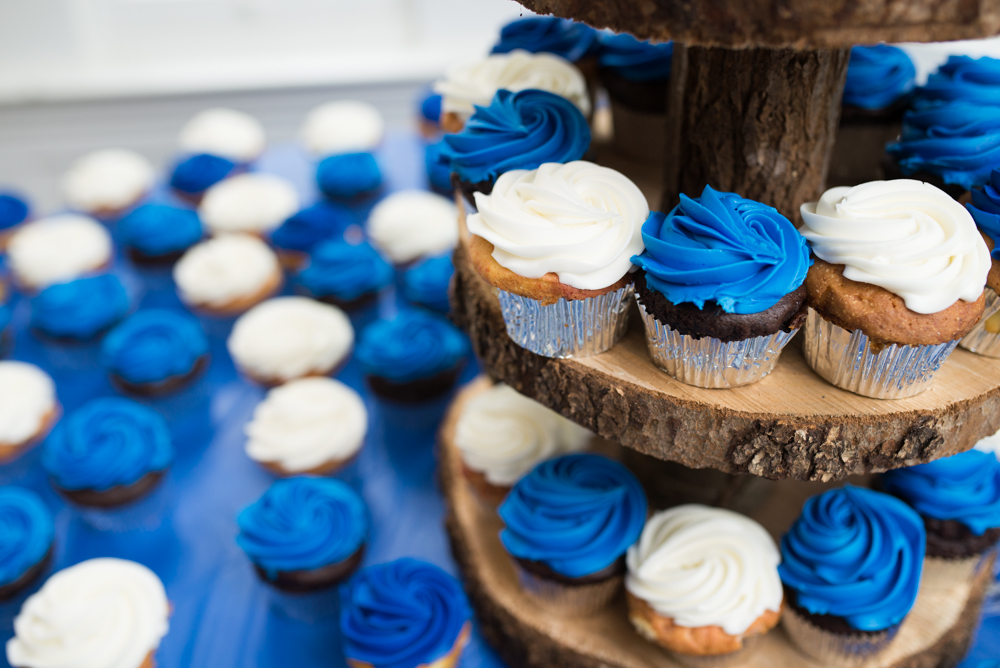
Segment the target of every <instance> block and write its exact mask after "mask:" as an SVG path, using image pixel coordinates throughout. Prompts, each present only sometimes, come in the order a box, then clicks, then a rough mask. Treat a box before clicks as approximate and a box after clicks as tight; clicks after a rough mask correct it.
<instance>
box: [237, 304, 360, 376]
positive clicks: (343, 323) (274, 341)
mask: <svg viewBox="0 0 1000 668" xmlns="http://www.w3.org/2000/svg"><path fill="white" fill-rule="evenodd" d="M226 345H227V346H228V348H229V354H230V355H231V356H232V358H233V362H234V363H235V364H236V368H237V369H239V370H240V372H242V373H243V374H244V375H245V376H247V377H248V378H250V379H251V380H254V381H256V382H258V383H262V384H264V385H280V384H282V383H286V382H288V381H290V380H294V379H296V378H303V377H305V376H327V375H330V374H332V373H334V372H335V371H336V370H337V368H338V367H340V365H341V364H342V363H343V362H344V361H346V359H347V356H348V355H349V354H350V352H351V349H352V348H353V347H354V329H353V328H352V327H351V321H350V319H349V318H348V317H347V315H346V314H345V313H344V312H343V311H341V310H340V309H339V308H337V307H336V306H330V305H329V304H323V303H321V302H318V301H315V300H313V299H309V298H307V297H278V298H275V299H269V300H267V301H265V302H261V303H260V304H258V305H257V306H254V307H253V308H252V309H250V310H249V311H247V312H246V313H244V314H243V315H242V316H240V318H239V320H237V321H236V324H235V325H234V326H233V332H232V334H230V336H229V341H228V342H227V344H226Z"/></svg>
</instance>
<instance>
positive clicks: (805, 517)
mask: <svg viewBox="0 0 1000 668" xmlns="http://www.w3.org/2000/svg"><path fill="white" fill-rule="evenodd" d="M925 540H926V536H925V533H924V523H923V520H921V519H920V516H919V515H918V514H917V513H916V512H915V511H914V510H913V509H912V508H910V507H909V506H907V505H906V504H905V503H903V502H902V501H900V500H899V499H897V498H895V497H893V496H890V495H888V494H883V493H881V492H875V491H873V490H870V489H863V488H860V487H852V486H850V485H848V486H846V487H842V488H839V489H833V490H830V491H829V492H825V493H823V494H820V495H818V496H814V497H812V498H810V499H809V500H808V501H806V504H805V507H804V508H803V509H802V515H801V516H800V517H799V519H798V520H796V521H795V524H793V525H792V528H791V529H789V531H788V533H786V534H785V535H784V537H782V539H781V565H780V566H778V573H779V575H781V581H782V582H783V583H784V584H785V585H786V586H787V587H789V588H791V589H792V590H793V591H794V592H795V601H794V602H795V604H796V605H798V606H799V607H800V608H803V609H804V610H806V611H807V612H809V613H812V614H817V615H834V616H837V617H842V618H844V619H845V620H846V621H847V623H848V624H849V625H850V626H851V628H854V629H857V630H859V631H882V630H885V629H888V628H890V627H892V626H895V625H896V624H899V623H900V622H901V621H902V620H903V618H904V617H905V616H906V614H907V613H908V612H909V611H910V608H912V607H913V602H914V601H915V600H916V599H917V590H918V589H919V587H920V574H921V571H922V569H923V561H924V544H925Z"/></svg>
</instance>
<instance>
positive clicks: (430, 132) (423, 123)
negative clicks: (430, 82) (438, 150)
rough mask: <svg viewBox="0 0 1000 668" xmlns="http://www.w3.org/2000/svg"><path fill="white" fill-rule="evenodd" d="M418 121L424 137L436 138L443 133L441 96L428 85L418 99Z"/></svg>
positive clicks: (428, 138)
mask: <svg viewBox="0 0 1000 668" xmlns="http://www.w3.org/2000/svg"><path fill="white" fill-rule="evenodd" d="M417 102H418V104H417V108H418V110H419V114H418V117H417V122H418V123H419V127H420V134H421V135H422V136H423V138H424V139H427V140H434V139H437V137H438V136H440V134H441V96H440V95H439V94H437V93H435V92H434V89H433V88H431V87H430V86H428V87H427V88H425V89H424V90H423V91H421V93H420V97H419V99H418V100H417Z"/></svg>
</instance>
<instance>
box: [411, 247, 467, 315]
mask: <svg viewBox="0 0 1000 668" xmlns="http://www.w3.org/2000/svg"><path fill="white" fill-rule="evenodd" d="M454 273H455V265H454V264H452V262H451V254H448V255H441V256H438V257H429V258H426V259H424V260H421V261H419V262H417V263H416V264H414V265H413V266H412V267H410V268H409V269H407V270H406V271H405V272H403V277H402V278H403V297H405V298H406V300H407V301H409V302H410V303H413V304H420V305H421V306H426V307H427V308H430V309H434V310H435V311H441V312H442V313H447V312H448V311H449V310H451V304H450V303H449V301H448V285H449V284H450V283H451V277H452V275H453V274H454Z"/></svg>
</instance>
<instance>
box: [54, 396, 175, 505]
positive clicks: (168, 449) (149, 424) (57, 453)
mask: <svg viewBox="0 0 1000 668" xmlns="http://www.w3.org/2000/svg"><path fill="white" fill-rule="evenodd" d="M173 459H174V448H173V445H171V443H170V429H169V427H167V421H166V420H164V419H163V417H162V416H161V415H160V414H159V413H157V412H156V411H154V410H153V409H152V408H148V407H146V406H143V405H142V404H140V403H137V402H135V401H132V400H131V399H124V398H122V397H103V398H100V399H94V400H92V401H88V402H87V403H86V404H84V405H83V406H81V407H80V408H78V409H76V410H75V411H74V412H72V413H71V414H70V415H69V416H68V417H66V418H65V419H64V420H62V421H61V422H60V423H59V424H57V425H56V427H55V429H53V430H52V433H51V434H49V437H48V438H47V439H45V446H44V449H43V451H42V465H43V466H44V467H45V470H46V471H47V472H48V474H49V475H50V476H52V479H53V481H54V482H55V484H56V485H58V486H59V487H61V488H63V489H68V490H81V489H87V490H97V491H106V490H108V489H111V488H112V487H116V486H118V485H131V484H132V483H134V482H137V481H138V480H139V479H140V478H142V477H143V476H144V475H146V474H147V473H152V472H155V471H163V470H164V469H166V468H167V467H168V466H170V463H171V462H172V461H173Z"/></svg>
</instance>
